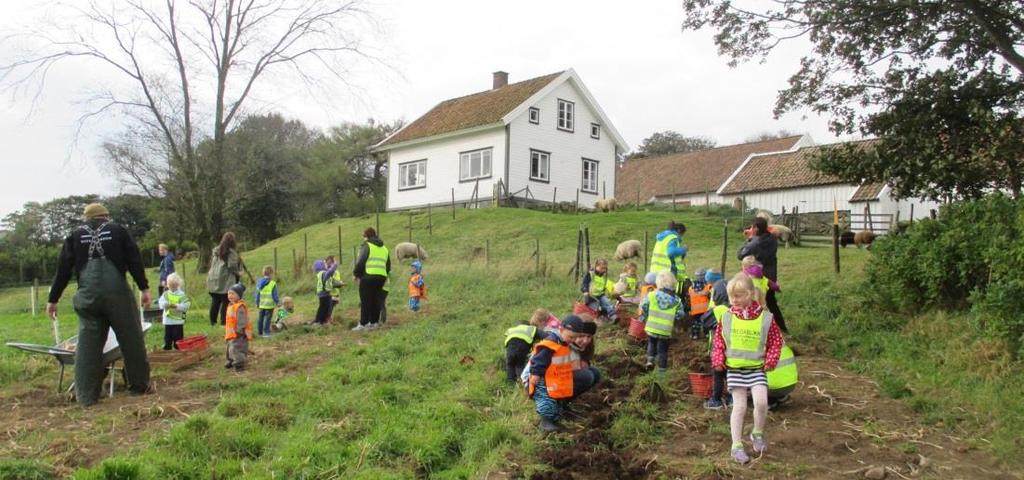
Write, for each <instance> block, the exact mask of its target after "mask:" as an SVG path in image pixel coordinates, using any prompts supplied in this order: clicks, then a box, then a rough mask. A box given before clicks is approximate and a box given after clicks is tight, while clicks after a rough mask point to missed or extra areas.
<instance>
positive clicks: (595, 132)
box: [590, 123, 601, 139]
mask: <svg viewBox="0 0 1024 480" xmlns="http://www.w3.org/2000/svg"><path fill="white" fill-rule="evenodd" d="M590 138H598V139H599V138H601V125H599V124H596V123H591V124H590Z"/></svg>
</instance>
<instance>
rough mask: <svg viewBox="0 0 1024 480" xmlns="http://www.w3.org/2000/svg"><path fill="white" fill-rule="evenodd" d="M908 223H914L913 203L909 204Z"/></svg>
mask: <svg viewBox="0 0 1024 480" xmlns="http://www.w3.org/2000/svg"><path fill="white" fill-rule="evenodd" d="M910 224H911V225H913V224H914V204H913V203H911V204H910Z"/></svg>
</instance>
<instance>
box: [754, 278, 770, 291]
mask: <svg viewBox="0 0 1024 480" xmlns="http://www.w3.org/2000/svg"><path fill="white" fill-rule="evenodd" d="M750 281H752V282H754V286H755V287H757V289H758V290H760V291H761V293H762V294H765V295H768V277H761V278H756V277H750Z"/></svg>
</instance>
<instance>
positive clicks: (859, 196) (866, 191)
mask: <svg viewBox="0 0 1024 480" xmlns="http://www.w3.org/2000/svg"><path fill="white" fill-rule="evenodd" d="M883 188H885V184H884V183H865V184H863V185H861V186H860V187H858V188H857V191H856V192H853V196H851V197H850V202H870V201H873V200H878V195H879V194H880V193H882V189H883Z"/></svg>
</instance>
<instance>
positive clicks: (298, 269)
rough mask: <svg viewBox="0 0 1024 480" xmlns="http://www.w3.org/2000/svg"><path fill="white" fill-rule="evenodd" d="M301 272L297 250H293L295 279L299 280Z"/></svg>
mask: <svg viewBox="0 0 1024 480" xmlns="http://www.w3.org/2000/svg"><path fill="white" fill-rule="evenodd" d="M300 271H301V269H300V268H299V259H298V255H296V254H295V249H294V248H293V249H292V276H293V277H295V278H299V272H300Z"/></svg>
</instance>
